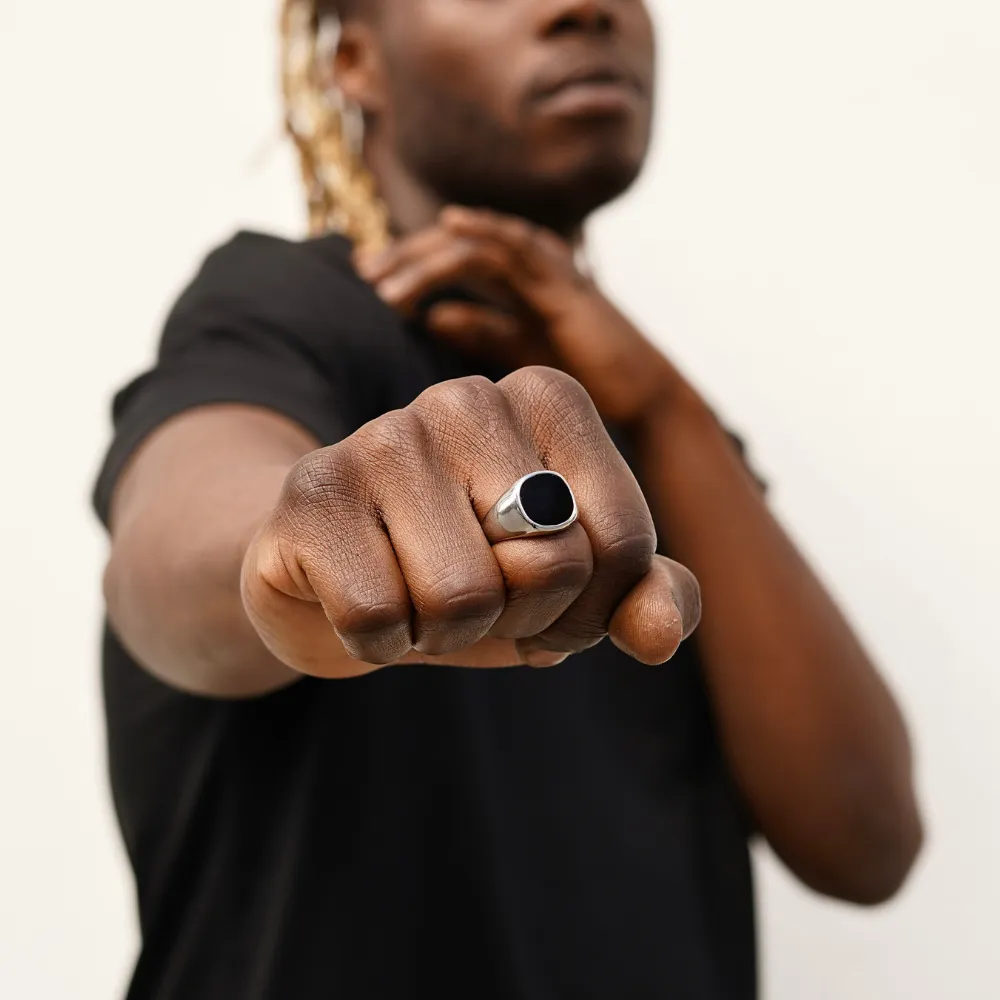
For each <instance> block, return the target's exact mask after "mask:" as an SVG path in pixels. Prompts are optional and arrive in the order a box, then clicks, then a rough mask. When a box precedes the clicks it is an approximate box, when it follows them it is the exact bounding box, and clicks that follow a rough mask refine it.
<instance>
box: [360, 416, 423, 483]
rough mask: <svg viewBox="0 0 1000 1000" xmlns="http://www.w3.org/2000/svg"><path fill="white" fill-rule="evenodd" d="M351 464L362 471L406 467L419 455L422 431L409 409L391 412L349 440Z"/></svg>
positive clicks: (381, 471) (382, 473) (421, 447)
mask: <svg viewBox="0 0 1000 1000" xmlns="http://www.w3.org/2000/svg"><path fill="white" fill-rule="evenodd" d="M349 442H350V448H351V452H352V456H353V458H354V463H355V465H356V466H358V467H359V468H361V469H364V470H367V469H369V468H374V469H376V470H377V471H378V472H379V474H380V475H384V474H385V472H386V470H387V469H398V468H401V467H408V466H409V465H411V464H412V462H413V459H414V456H415V455H419V454H421V453H422V450H423V443H424V431H423V427H422V425H421V424H420V421H419V420H417V419H416V417H415V414H413V413H412V412H411V411H410V410H409V408H407V409H402V410H392V411H390V412H389V413H386V414H384V415H383V416H381V417H379V418H378V419H376V420H373V421H371V423H368V424H366V425H365V426H364V427H362V428H361V429H360V430H359V431H357V432H356V433H355V434H353V435H352V436H351V438H350V439H349Z"/></svg>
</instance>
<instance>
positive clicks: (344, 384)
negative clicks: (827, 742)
mask: <svg viewBox="0 0 1000 1000" xmlns="http://www.w3.org/2000/svg"><path fill="white" fill-rule="evenodd" d="M348 250H349V247H348V244H347V243H346V242H345V241H344V240H342V239H341V238H339V237H326V238H324V239H320V240H313V241H309V242H306V243H292V242H286V241H284V240H280V239H276V238H273V237H269V236H263V235H259V234H251V233H241V234H239V235H238V236H236V237H235V238H234V239H233V240H232V241H231V242H229V243H228V244H226V245H225V246H223V247H222V248H221V249H219V250H217V251H215V252H214V253H213V254H211V255H210V256H209V257H208V259H207V260H206V262H205V264H204V266H203V267H202V269H201V271H200V272H199V274H198V275H197V277H196V278H195V279H194V281H193V282H192V284H191V285H190V286H189V287H188V289H187V290H186V291H185V292H184V294H183V295H182V296H181V298H180V299H179V301H178V303H177V305H176V306H175V308H174V309H173V311H172V313H171V315H170V317H169V320H168V321H167V324H166V329H165V332H164V336H163V339H162V343H161V348H160V352H159V357H158V360H157V363H156V365H155V366H154V367H153V369H152V370H151V371H149V372H147V373H146V374H144V375H143V376H141V377H140V378H138V379H137V380H136V381H134V382H133V383H132V384H131V385H129V386H128V387H127V388H125V389H124V390H122V392H121V393H119V395H118V396H117V397H116V399H115V403H114V420H115V436H114V441H113V443H112V445H111V448H110V452H109V454H108V457H107V460H106V462H105V465H104V467H103V469H102V471H101V474H100V477H99V481H98V485H97V489H96V495H95V501H96V506H97V510H98V512H99V514H100V515H101V517H102V518H103V519H105V520H106V518H107V509H108V502H109V497H110V494H111V491H112V489H113V487H114V483H115V480H116V478H117V476H118V474H119V472H120V471H121V468H122V466H123V464H124V463H125V461H126V460H127V458H128V456H129V455H130V454H131V453H132V451H133V450H134V449H135V447H136V445H137V444H138V443H139V442H140V441H141V440H142V439H143V437H144V436H145V435H147V434H148V433H149V432H150V431H151V430H153V429H154V428H155V427H156V426H157V425H158V424H160V423H162V422H163V421H164V420H166V419H167V418H168V417H170V416H172V415H174V414H176V413H178V412H179V411H181V410H184V409H185V408H188V407H192V406H197V405H201V404H207V403H218V402H234V401H239V402H244V403H252V404H259V405H262V406H266V407H270V408H273V409H274V410H277V411H280V412H281V413H284V414H286V415H288V416H289V417H291V418H293V419H295V420H296V421H299V422H300V423H301V424H302V425H303V426H305V427H306V428H308V429H309V430H310V431H312V432H313V434H315V435H316V436H317V437H318V438H319V439H320V441H322V442H323V443H325V444H331V443H334V442H336V441H337V440H338V439H340V438H342V437H343V436H345V435H348V434H350V433H351V432H352V431H353V430H355V429H356V428H357V427H359V426H360V425H361V424H363V423H365V422H366V421H368V420H369V419H371V418H373V417H375V416H377V415H378V414H380V413H383V412H385V411H387V410H389V409H393V408H396V407H400V406H404V405H406V404H407V403H409V402H410V401H411V400H412V399H413V398H414V397H415V396H417V395H418V394H419V393H420V392H421V391H422V390H423V389H425V388H426V387H427V386H429V385H432V384H433V383H436V382H439V381H442V380H443V379H446V378H452V377H456V376H460V375H464V374H470V373H471V372H472V371H473V370H474V364H473V363H472V362H470V361H468V360H466V359H464V358H463V357H461V356H460V355H458V354H457V353H455V352H453V351H450V350H449V349H447V348H446V347H444V346H443V345H441V344H438V343H437V342H435V341H434V340H433V339H432V338H430V337H428V336H426V335H424V334H423V333H422V332H421V331H420V330H419V329H415V328H413V327H408V326H406V325H405V324H404V323H402V322H401V321H400V320H398V319H397V318H396V317H395V316H394V315H393V313H392V312H391V311H390V310H389V309H388V308H387V307H385V306H384V305H383V304H382V303H381V302H380V301H379V300H378V298H377V297H376V296H375V294H374V293H373V292H372V290H371V289H370V288H369V287H368V286H367V285H365V284H364V283H363V282H362V281H361V280H360V279H359V278H358V277H356V275H355V274H354V272H353V271H352V269H351V267H350V263H349V255H348ZM480 371H483V369H482V368H480ZM483 373H486V374H493V373H490V372H483ZM103 657H104V665H103V669H104V687H105V703H106V711H107V728H108V741H109V759H110V770H111V782H112V789H113V794H114V803H115V807H116V810H117V814H118V819H119V822H120V824H121V829H122V833H123V836H124V839H125V844H126V846H127V849H128V854H129V858H130V860H131V863H132V866H133V868H134V871H135V877H136V882H137V885H138V900H139V914H140V921H141V928H142V941H143V944H142V952H141V955H140V957H139V960H138V964H137V967H136V970H135V973H134V977H133V979H132V984H131V989H130V992H129V995H128V996H129V1000H265V998H266V1000H334V998H344V1000H368V998H372V1000H376V998H378V1000H381V998H385V1000H396V998H398V1000H409V998H418V997H419V998H423V997H435V998H437V1000H447V998H456V1000H458V998H461V1000H471V998H474V1000H491V998H496V1000H500V998H502V1000H556V998H559V1000H590V998H593V1000H611V998H616V1000H617V998H621V1000H632V998H634V1000H667V998H671V1000H749V998H752V997H753V996H754V995H755V978H756V976H755V948H754V927H753V899H752V888H751V873H750V864H749V857H748V844H747V841H748V824H747V821H746V816H745V813H744V810H743V808H742V805H741V802H740V799H739V797H738V795H737V794H736V792H735V790H734V787H733V783H732V780H731V777H730V774H729V772H728V770H727V767H726V764H725V763H724V761H723V757H722V754H721V752H720V749H719V745H718V742H717V739H716V734H715V732H714V730H713V720H712V717H711V714H710V711H709V704H708V700H707V698H706V693H705V689H704V684H703V679H702V676H701V672H700V669H699V664H698V659H697V646H696V643H695V642H693V641H692V642H689V643H687V644H685V645H684V646H683V647H682V649H681V651H680V652H679V653H678V655H677V656H676V657H675V658H674V660H672V661H671V662H670V663H668V664H666V665H664V666H662V667H659V668H650V667H646V666H642V665H640V664H638V663H635V662H633V661H632V660H630V659H629V658H628V657H626V656H625V655H624V654H622V653H620V652H619V651H618V650H617V649H615V647H614V646H613V645H612V644H611V643H610V642H608V641H607V640H605V642H603V643H602V644H600V645H599V646H597V647H595V648H593V649H591V650H589V651H588V652H586V653H583V654H580V655H578V656H575V657H572V658H571V659H570V660H568V661H567V662H566V663H565V664H563V665H562V666H560V667H557V668H555V669H551V670H532V669H530V668H513V669H508V670H463V669H460V668H448V667H432V666H403V667H396V668H388V669H384V670H380V671H377V672H375V673H373V674H370V675H368V676H365V677H361V678H357V679H353V680H340V681H321V680H316V679H312V678H305V679H303V680H301V681H300V682H298V683H296V684H293V685H292V686H291V687H289V688H286V689H285V690H282V691H280V692H278V693H276V694H272V695H268V696H266V697H261V698H256V699H252V700H246V701H234V702H227V701H222V700H213V699H209V698H200V697H195V696H192V695H189V694H183V693H180V692H178V691H175V690H173V689H171V688H170V687H168V686H166V685H164V684H162V683H161V682H160V681H158V680H156V679H154V678H153V677H152V676H150V675H149V674H148V673H146V672H145V671H144V670H143V669H141V668H140V667H139V666H138V665H137V664H136V663H135V662H134V661H133V660H132V659H131V657H130V656H129V655H128V653H127V652H126V651H125V650H124V649H123V648H122V646H121V644H120V643H119V641H118V640H117V638H116V637H115V635H114V633H113V631H112V630H111V629H110V628H109V629H108V630H107V631H106V634H105V641H104V650H103Z"/></svg>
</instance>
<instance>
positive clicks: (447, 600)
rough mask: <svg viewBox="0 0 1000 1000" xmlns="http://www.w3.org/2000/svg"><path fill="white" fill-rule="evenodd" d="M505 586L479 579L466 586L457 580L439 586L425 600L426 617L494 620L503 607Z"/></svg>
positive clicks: (449, 619) (444, 619)
mask: <svg viewBox="0 0 1000 1000" xmlns="http://www.w3.org/2000/svg"><path fill="white" fill-rule="evenodd" d="M504 597H505V595H504V590H503V587H502V586H497V585H494V584H486V583H483V582H480V581H476V582H471V581H470V582H468V583H466V584H464V585H462V584H461V583H459V582H458V581H454V582H449V584H447V585H444V586H441V587H438V588H437V589H436V590H435V591H434V592H433V593H432V594H430V595H428V596H427V597H426V598H425V599H424V600H423V601H422V602H421V607H420V611H421V613H422V614H423V615H425V616H426V617H429V618H432V619H435V620H437V621H443V622H448V623H458V622H466V621H478V620H488V619H495V618H497V617H499V615H500V612H501V611H502V610H503V606H504Z"/></svg>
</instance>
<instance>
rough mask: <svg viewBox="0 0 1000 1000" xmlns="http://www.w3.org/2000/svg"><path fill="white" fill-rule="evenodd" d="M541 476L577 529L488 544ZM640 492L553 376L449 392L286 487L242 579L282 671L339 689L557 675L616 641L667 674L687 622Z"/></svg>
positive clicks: (343, 447) (422, 401)
mask: <svg viewBox="0 0 1000 1000" xmlns="http://www.w3.org/2000/svg"><path fill="white" fill-rule="evenodd" d="M540 469H552V470H555V471H557V472H560V473H561V474H562V475H563V476H565V478H566V480H567V481H568V482H569V484H570V485H571V487H572V489H573V492H574V494H575V496H576V500H577V504H578V507H579V519H578V521H577V523H575V524H573V525H572V526H571V527H570V528H568V529H566V530H564V531H562V532H559V533H557V534H551V535H536V536H527V537H523V538H510V539H505V540H500V541H493V542H492V544H491V540H490V538H488V537H487V534H486V532H485V531H484V529H483V527H482V523H481V522H482V520H483V518H484V517H485V516H486V514H487V513H488V512H489V511H490V509H491V508H492V507H493V505H494V503H495V502H496V501H497V499H498V498H499V497H500V496H502V494H503V493H504V492H505V491H506V490H507V489H508V488H509V487H510V486H511V485H512V484H513V483H514V482H515V481H516V480H518V479H519V478H521V477H522V476H524V475H525V474H527V473H529V472H534V471H537V470H540ZM655 549H656V534H655V531H654V528H653V522H652V519H651V517H650V513H649V509H648V508H647V506H646V502H645V500H644V498H643V495H642V492H641V491H640V489H639V486H638V484H637V483H636V481H635V478H634V477H633V476H632V473H631V472H630V470H629V468H628V466H627V465H626V464H625V461H624V460H623V459H622V457H621V455H620V454H619V453H618V451H617V449H616V448H615V446H614V445H613V443H612V442H611V439H610V438H609V437H608V434H607V432H606V431H605V428H604V426H603V424H602V423H601V420H600V418H599V416H598V414H597V411H596V409H595V407H594V405H593V403H592V402H591V400H590V398H589V397H588V395H587V393H586V392H585V391H584V389H583V388H582V386H581V385H580V384H579V383H578V382H576V381H575V380H574V379H573V378H571V377H570V376H568V375H565V374H563V373H562V372H559V371H556V370H554V369H550V368H522V369H521V370H519V371H517V372H515V373H514V374H513V375H510V376H508V377H507V378H505V379H503V380H502V381H501V382H499V383H497V384H494V383H492V382H490V381H489V380H487V379H485V378H479V377H472V378H463V379H457V380H455V381H451V382H444V383H441V384H439V385H436V386H433V387H432V388H430V389H428V390H426V391H425V392H424V393H423V394H422V395H420V396H419V397H418V398H417V399H416V400H414V402H413V403H411V404H410V405H409V406H407V407H406V408H405V409H401V410H395V411H392V412H390V413H386V414H385V415H383V416H381V417H379V418H378V419H377V420H374V421H372V422H371V423H369V424H366V425H365V426H364V427H362V428H361V429H360V430H358V431H357V432H356V433H354V434H352V435H351V436H350V437H349V438H346V439H345V440H344V441H341V442H340V443H339V444H336V445H333V446H332V447H329V448H323V449H320V450H318V451H314V452H312V453H310V454H309V455H307V456H306V457H305V458H303V459H302V460H301V461H300V462H299V463H298V464H297V465H296V466H295V467H294V468H293V470H292V471H291V473H290V474H289V476H288V478H287V480H286V482H285V487H284V490H283V493H282V497H281V500H280V501H279V503H278V505H277V507H276V508H275V510H274V511H273V513H272V515H271V516H270V517H269V518H268V520H267V521H266V522H265V524H264V525H263V526H262V527H261V529H260V530H259V531H258V533H257V536H256V538H255V539H254V541H253V543H252V544H251V546H250V548H249V550H248V552H247V555H246V558H245V560H244V565H243V574H242V593H243V601H244V605H245V607H246V610H247V613H248V614H249V616H250V620H251V622H252V623H253V624H254V627H255V628H256V629H257V631H258V632H259V633H260V635H261V637H262V639H263V640H264V642H265V644H266V645H267V647H268V648H269V649H270V650H271V652H272V653H273V654H274V655H275V656H276V657H278V659H280V660H281V661H283V662H284V663H286V664H288V665H289V666H290V667H292V668H294V669H295V670H298V671H300V672H302V673H306V674H312V675H315V676H320V677H345V676H351V675H355V674H361V673H366V672H368V671H370V670H373V669H376V668H377V667H378V666H380V665H384V664H390V663H397V662H408V663H413V662H417V663H419V662H436V663H444V664H454V665H460V666H504V665H512V664H518V663H528V664H531V665H534V666H550V665H553V664H555V663H557V662H559V661H560V660H561V659H564V658H565V657H566V656H567V655H569V654H570V653H574V652H578V651H580V650H583V649H586V648H587V647H589V646H592V645H594V644H595V643H597V642H599V641H600V640H601V639H603V638H604V637H605V636H606V635H610V637H611V640H612V641H613V642H614V643H615V644H616V645H617V646H619V647H620V648H621V649H623V650H624V651H626V652H627V653H629V654H630V655H632V656H634V657H635V658H636V659H638V660H641V661H642V662H644V663H651V664H652V663H662V662H663V661H665V660H667V659H669V658H670V657H671V656H672V655H673V654H674V652H675V650H676V649H677V646H678V645H679V643H680V642H681V641H682V639H684V638H686V637H687V636H688V635H689V634H690V633H691V632H692V631H693V629H694V628H695V626H696V625H697V623H698V618H699V614H700V599H699V592H698V585H697V583H696V581H695V579H694V577H693V576H692V575H691V573H689V572H688V571H687V570H686V569H684V567H682V566H680V565H678V564H677V563H675V562H672V561H670V560H668V559H666V558H663V557H661V556H657V555H655V554H654V553H655Z"/></svg>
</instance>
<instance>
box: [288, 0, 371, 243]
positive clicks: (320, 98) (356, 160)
mask: <svg viewBox="0 0 1000 1000" xmlns="http://www.w3.org/2000/svg"><path fill="white" fill-rule="evenodd" d="M319 2H321V0H283V9H282V14H281V40H282V53H281V81H282V91H283V94H284V100H285V128H286V129H287V131H288V134H289V135H290V136H291V138H292V140H293V141H294V143H295V145H296V147H297V148H298V152H299V161H300V165H301V168H302V180H303V183H304V184H305V188H306V197H307V199H308V206H309V231H310V233H312V234H313V235H317V236H318V235H322V234H323V233H327V232H331V231H332V232H339V233H343V234H344V235H345V236H347V237H348V238H349V239H350V240H352V241H353V242H354V244H355V245H356V246H359V247H364V248H366V249H380V248H381V247H382V246H384V245H385V244H386V243H387V242H388V238H389V216H388V212H387V211H386V207H385V205H384V204H383V202H382V200H381V199H380V198H379V197H378V193H377V192H376V190H375V180H374V178H373V177H372V175H371V173H370V172H369V171H368V169H367V168H366V167H365V165H364V162H363V161H362V159H361V151H360V149H358V148H352V143H351V141H350V138H351V137H350V135H349V132H350V125H349V123H348V121H347V117H346V114H345V109H344V107H343V104H342V102H341V101H340V100H339V95H338V94H337V93H336V92H335V91H334V92H332V93H331V88H330V86H329V85H328V84H327V83H326V82H325V81H324V79H323V68H322V65H321V57H323V56H324V55H325V53H323V52H321V51H320V37H321V27H323V26H324V24H325V23H326V17H327V16H331V17H332V16H333V15H326V14H325V12H323V17H322V20H321V16H320V14H321V11H318V10H317V4H318V3H319Z"/></svg>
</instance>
